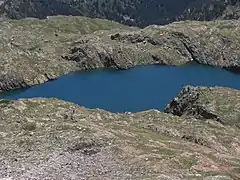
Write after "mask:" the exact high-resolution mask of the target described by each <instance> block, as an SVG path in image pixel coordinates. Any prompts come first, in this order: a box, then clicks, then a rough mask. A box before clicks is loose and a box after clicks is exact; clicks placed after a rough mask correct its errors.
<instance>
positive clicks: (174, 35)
mask: <svg viewBox="0 0 240 180" xmlns="http://www.w3.org/2000/svg"><path fill="white" fill-rule="evenodd" d="M0 23H1V30H0V33H1V36H2V39H0V57H1V61H0V79H1V81H0V91H8V90H11V89H16V88H21V87H26V86H32V85H35V84H41V83H44V82H46V81H48V80H53V79H56V78H58V77H59V76H61V75H63V74H65V73H68V72H71V71H78V70H89V69H96V68H116V69H128V68H131V67H134V66H137V65H148V64H159V65H183V64H185V63H189V62H197V63H199V64H205V65H211V66H217V67H221V68H226V69H229V70H232V71H235V72H239V67H240V50H239V48H238V47H239V44H240V24H239V21H213V22H196V21H185V22H178V23H172V24H169V25H166V26H149V27H147V28H145V29H138V28H132V27H128V26H124V25H121V24H118V23H115V22H112V21H107V20H100V19H89V18H84V17H64V16H57V17H49V19H46V20H38V19H24V20H2V21H0Z"/></svg>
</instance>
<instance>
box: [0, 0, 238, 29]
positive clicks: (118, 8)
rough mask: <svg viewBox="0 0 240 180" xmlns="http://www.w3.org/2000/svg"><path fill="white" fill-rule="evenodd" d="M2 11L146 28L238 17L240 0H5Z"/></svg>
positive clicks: (18, 16) (20, 15)
mask: <svg viewBox="0 0 240 180" xmlns="http://www.w3.org/2000/svg"><path fill="white" fill-rule="evenodd" d="M150 11H151V13H149V12H150ZM0 14H1V15H2V16H6V17H9V18H13V19H21V18H25V17H36V18H46V17H47V16H52V15H75V16H76V15H78V16H88V17H98V18H106V19H110V20H114V21H118V22H121V23H125V24H130V25H137V26H141V27H143V26H147V25H150V24H166V23H170V22H173V21H176V20H214V19H233V18H234V19H238V18H239V17H240V6H239V1H238V0H178V1H176V0H152V1H149V0H112V1H109V0H101V1H100V0H87V1H84V0H51V1H49V0H1V1H0Z"/></svg>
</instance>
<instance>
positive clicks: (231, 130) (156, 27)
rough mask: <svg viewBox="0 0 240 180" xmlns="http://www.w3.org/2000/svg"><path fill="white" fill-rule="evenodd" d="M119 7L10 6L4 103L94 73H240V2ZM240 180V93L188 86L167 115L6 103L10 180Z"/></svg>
mask: <svg viewBox="0 0 240 180" xmlns="http://www.w3.org/2000/svg"><path fill="white" fill-rule="evenodd" d="M111 2H113V1H97V0H96V1H94V0H91V1H88V2H85V1H65V0H59V1H55V0H54V1H47V0H43V1H38V0H37V1H32V0H29V1H23V0H19V1H15V0H2V1H1V0H0V17H1V18H0V35H1V37H0V92H1V93H8V92H15V90H18V89H22V88H30V87H32V86H34V85H39V86H41V84H43V83H46V82H48V81H53V80H56V79H58V78H59V77H61V76H62V75H65V74H68V73H71V72H77V71H80V72H83V71H90V70H95V69H103V70H104V69H115V70H126V71H127V70H128V69H130V68H134V67H136V66H147V65H158V66H160V65H161V66H176V67H181V66H185V65H189V64H195V65H196V66H197V65H199V64H200V65H205V66H211V67H214V68H219V69H223V70H224V71H229V72H231V73H236V74H239V73H240V48H239V47H240V21H239V17H240V13H239V12H240V11H239V9H240V8H239V7H240V4H239V2H238V1H230V0H227V1H225V0H224V1H223V0H219V1H217V0H211V1H209V2H205V1H203V0H195V1H191V2H190V1H188V0H185V1H183V0H181V1H179V2H176V4H175V5H174V6H170V4H171V3H173V2H171V1H169V2H167V1H163V0H162V1H158V2H157V1H138V0H135V1H134V0H122V1H121V0H115V1H114V2H115V3H114V4H111ZM90 5H91V7H92V9H90V8H89V7H90ZM109 7H111V8H109ZM151 11H152V13H151ZM137 12H138V13H137ZM146 12H148V13H147V14H149V16H146ZM157 14H160V15H161V18H159V17H158V16H157ZM53 15H54V16H53ZM65 15H73V16H65ZM80 15H81V16H80ZM86 16H88V17H86ZM37 18H39V19H37ZM104 18H107V19H109V20H107V19H104ZM112 20H114V21H116V22H114V21H112ZM121 23H122V24H121ZM129 25H131V26H129ZM119 72H121V71H119ZM213 73H214V72H213ZM109 76H111V74H109ZM239 77H240V76H239ZM165 78H166V79H167V78H168V75H167V74H166V77H165ZM185 78H188V77H185ZM126 81H127V79H126ZM154 81H155V82H156V83H157V78H156V79H154ZM171 83H174V82H171ZM186 85H187V84H186ZM163 86H164V84H163ZM235 87H238V86H237V85H236V86H235ZM68 88H71V87H68ZM151 88H154V86H153V87H151ZM56 91H57V90H56ZM16 93H17V92H16ZM78 93H81V91H79V92H78ZM158 96H164V94H161V93H159V94H158ZM0 97H1V96H0ZM146 98H147V97H146ZM156 98H157V97H156ZM239 178H240V87H239V88H235V89H233V88H231V87H205V86H185V87H183V89H182V90H181V91H180V92H179V94H178V95H177V94H176V97H175V98H172V99H169V104H168V105H166V107H165V109H164V112H160V111H159V110H149V109H145V110H144V111H142V112H135V113H132V112H124V113H123V112H121V113H113V112H109V111H106V110H102V109H101V107H98V109H89V108H86V107H83V106H79V105H77V104H74V103H72V102H67V101H64V100H60V99H56V98H45V97H41V98H25V99H14V100H9V99H1V100H0V180H15V179H16V180H18V179H19V180H25V179H37V180H42V179H56V180H57V179H58V180H59V179H67V180H68V179H69V180H70V179H76V180H77V179H109V180H110V179H114V180H115V179H160V180H166V179H167V180H168V179H169V180H182V179H183V180H187V179H189V180H190V179H191V180H192V179H193V180H238V179H239Z"/></svg>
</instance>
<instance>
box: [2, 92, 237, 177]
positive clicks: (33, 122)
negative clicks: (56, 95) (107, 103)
mask: <svg viewBox="0 0 240 180" xmlns="http://www.w3.org/2000/svg"><path fill="white" fill-rule="evenodd" d="M181 94H185V96H188V95H189V96H190V97H191V98H188V99H194V100H193V101H196V99H198V102H199V104H201V103H202V105H203V104H204V103H205V105H206V107H209V108H210V107H214V108H213V109H215V111H214V110H213V112H211V113H212V114H215V115H216V116H218V117H220V118H221V117H225V116H224V114H222V110H226V111H224V113H226V116H229V121H228V124H223V123H221V122H217V121H215V118H214V117H213V118H212V116H211V117H209V116H208V119H207V120H205V121H201V120H198V119H196V118H198V116H196V118H195V117H193V116H192V114H188V115H190V116H182V117H179V116H174V115H171V114H166V113H161V112H159V111H156V110H149V111H145V112H139V113H132V114H131V113H130V114H129V113H128V114H114V113H110V112H107V111H103V110H90V109H86V108H83V107H79V106H77V105H74V104H72V103H68V102H64V101H61V100H57V99H44V98H35V99H22V100H17V101H9V100H0V164H1V166H0V178H6V177H10V178H13V179H28V178H34V179H37V180H38V179H39V180H40V179H46V178H48V179H63V178H64V179H86V178H97V179H103V178H104V179H128V178H130V179H153V178H154V179H176V180H181V179H196V180H198V179H199V180H200V179H201V180H202V179H204V180H209V179H237V178H238V175H239V168H240V166H239V164H240V158H239V157H240V139H239V137H240V131H239V128H238V127H236V126H235V124H236V122H235V123H234V122H233V121H232V120H233V118H235V114H236V113H238V112H239V109H236V108H239V106H238V104H239V102H240V101H239V99H236V98H238V97H239V96H238V95H239V91H237V90H231V89H228V88H204V87H198V88H192V87H187V88H185V89H184V90H183V91H182V92H181ZM196 94H199V95H196ZM205 95H207V96H206V97H205ZM236 95H237V96H236ZM207 97H209V98H208V99H206V98H207ZM211 98H212V99H211ZM218 98H219V99H218ZM223 98H225V100H223ZM213 99H216V102H215V103H214V102H212V101H213ZM220 99H222V100H221V101H220ZM233 99H235V100H236V102H235V101H233ZM175 101H176V99H175ZM208 101H210V102H208ZM234 102H235V103H234ZM209 103H213V104H214V106H213V104H211V105H212V106H209ZM190 105H191V103H190ZM226 107H228V108H227V109H225V108H226ZM219 108H220V109H219ZM207 110H209V109H207ZM174 114H176V113H174ZM186 115H187V114H186ZM200 115H202V114H200ZM201 118H205V116H204V115H202V117H201ZM238 122H239V120H238ZM70 175H71V177H70Z"/></svg>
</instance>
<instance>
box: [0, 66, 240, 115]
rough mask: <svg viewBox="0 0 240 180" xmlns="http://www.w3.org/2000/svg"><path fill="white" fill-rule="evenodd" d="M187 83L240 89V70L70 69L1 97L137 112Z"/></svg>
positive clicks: (161, 104) (162, 100)
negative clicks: (47, 98) (40, 83)
mask: <svg viewBox="0 0 240 180" xmlns="http://www.w3.org/2000/svg"><path fill="white" fill-rule="evenodd" d="M185 85H200V86H226V87H231V88H235V89H240V74H233V73H231V72H228V71H226V70H222V69H219V68H213V67H207V66H200V65H194V66H193V65H186V66H180V67H170V66H145V67H136V68H133V69H130V70H127V71H115V70H96V71H91V72H76V73H71V74H68V75H65V76H62V77H61V78H59V79H58V80H56V81H52V82H48V83H45V84H42V85H38V86H34V87H32V88H28V89H24V90H18V91H13V92H10V93H4V94H0V98H3V97H4V98H6V99H18V98H31V97H55V98H59V99H62V100H67V101H71V102H74V103H77V104H79V105H83V106H85V107H88V108H101V109H105V110H109V111H112V112H125V111H130V112H136V111H142V110H147V109H159V110H163V109H164V108H165V107H166V105H167V104H168V103H169V102H170V101H171V100H172V99H173V98H174V97H175V96H176V95H177V94H178V93H179V91H180V90H181V89H182V88H183V86H185Z"/></svg>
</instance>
